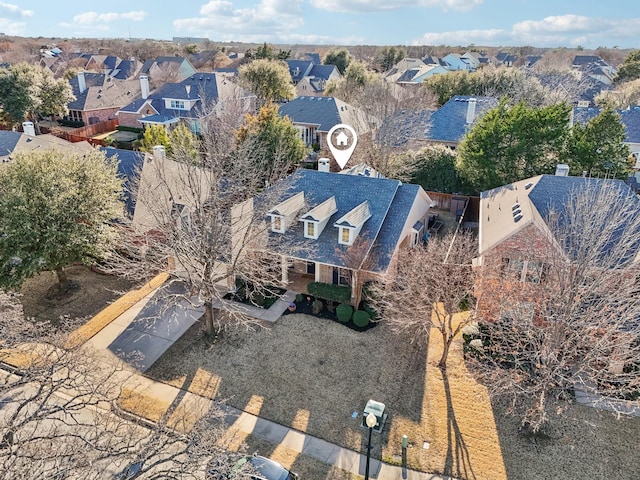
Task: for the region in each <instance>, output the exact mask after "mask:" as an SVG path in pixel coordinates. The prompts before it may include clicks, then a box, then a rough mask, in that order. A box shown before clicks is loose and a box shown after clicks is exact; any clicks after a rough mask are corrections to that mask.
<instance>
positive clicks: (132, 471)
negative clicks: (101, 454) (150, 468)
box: [113, 461, 144, 480]
mask: <svg viewBox="0 0 640 480" xmlns="http://www.w3.org/2000/svg"><path fill="white" fill-rule="evenodd" d="M143 466H144V462H143V461H139V462H134V463H130V464H129V465H127V466H126V467H125V468H124V470H122V471H121V472H120V473H118V474H116V475H115V476H114V477H113V478H114V479H117V480H131V479H133V478H136V477H137V476H138V475H140V474H141V473H142V467H143Z"/></svg>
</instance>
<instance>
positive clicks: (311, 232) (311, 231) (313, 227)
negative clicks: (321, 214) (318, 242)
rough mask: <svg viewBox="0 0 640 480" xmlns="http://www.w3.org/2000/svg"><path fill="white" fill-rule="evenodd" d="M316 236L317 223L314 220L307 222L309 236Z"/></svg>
mask: <svg viewBox="0 0 640 480" xmlns="http://www.w3.org/2000/svg"><path fill="white" fill-rule="evenodd" d="M315 236H316V224H315V223H313V222H307V237H311V238H313V237H315Z"/></svg>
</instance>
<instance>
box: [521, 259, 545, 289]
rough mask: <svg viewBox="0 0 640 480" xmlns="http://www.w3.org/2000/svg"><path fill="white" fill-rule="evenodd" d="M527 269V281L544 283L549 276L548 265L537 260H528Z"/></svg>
mask: <svg viewBox="0 0 640 480" xmlns="http://www.w3.org/2000/svg"><path fill="white" fill-rule="evenodd" d="M526 269H527V270H526V273H525V281H526V282H529V283H543V282H544V280H545V278H546V276H547V270H548V265H547V264H545V263H542V262H538V261H536V260H527V262H526Z"/></svg>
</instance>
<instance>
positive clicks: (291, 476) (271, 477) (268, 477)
mask: <svg viewBox="0 0 640 480" xmlns="http://www.w3.org/2000/svg"><path fill="white" fill-rule="evenodd" d="M247 462H250V466H251V468H250V470H251V473H250V474H249V476H248V477H247V476H239V474H241V473H240V472H244V471H246V469H245V468H244V467H245V465H246V464H247ZM209 475H210V478H211V479H212V480H227V479H228V480H231V479H236V478H238V479H240V478H242V479H245V478H250V479H251V480H298V474H297V473H293V472H291V471H289V470H287V469H286V468H284V467H283V466H282V465H280V464H279V463H278V462H276V461H275V460H271V459H270V458H266V457H261V456H260V455H246V456H244V457H241V458H240V459H239V460H238V461H237V462H236V463H235V464H234V465H233V467H232V468H231V469H230V471H228V472H227V471H226V468H225V469H224V470H223V469H222V468H219V467H218V468H216V466H213V467H212V468H211V470H209Z"/></svg>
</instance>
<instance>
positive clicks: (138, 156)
mask: <svg viewBox="0 0 640 480" xmlns="http://www.w3.org/2000/svg"><path fill="white" fill-rule="evenodd" d="M100 151H101V152H104V153H105V156H106V157H107V158H112V157H114V156H117V158H118V175H119V176H121V177H122V178H123V179H124V187H125V207H126V209H127V213H128V214H129V215H130V216H131V217H133V212H134V210H135V206H136V201H135V198H134V197H133V196H132V195H131V192H130V190H131V188H132V187H133V185H134V183H133V182H134V181H135V179H136V176H137V175H138V173H139V170H141V169H142V164H143V163H144V153H142V152H136V151H133V150H124V149H120V148H112V147H100Z"/></svg>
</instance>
